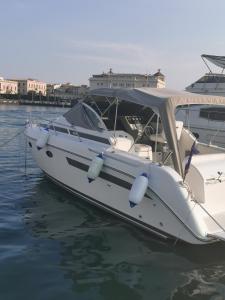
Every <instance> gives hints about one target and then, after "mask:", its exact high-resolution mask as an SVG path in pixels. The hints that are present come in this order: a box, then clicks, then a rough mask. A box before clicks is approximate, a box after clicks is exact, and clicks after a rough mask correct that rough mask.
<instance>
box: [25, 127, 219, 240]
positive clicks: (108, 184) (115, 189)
mask: <svg viewBox="0 0 225 300" xmlns="http://www.w3.org/2000/svg"><path fill="white" fill-rule="evenodd" d="M26 135H27V139H28V143H29V145H30V146H32V148H31V151H32V155H33V157H34V159H35V161H36V162H37V164H38V166H39V167H40V168H41V169H42V170H43V172H44V173H45V174H46V175H47V176H48V177H49V178H50V179H51V180H53V181H54V182H55V183H56V184H58V185H60V186H61V187H63V188H64V189H66V190H68V191H70V192H72V193H73V194H76V195H79V196H80V197H81V198H83V199H84V200H86V201H88V202H90V203H92V204H94V205H95V206H98V207H100V208H102V209H104V210H106V211H108V212H110V213H113V214H114V215H116V216H118V217H121V218H123V219H125V220H127V221H129V222H131V223H133V224H135V225H137V226H139V227H141V228H143V229H145V230H148V231H149V232H151V233H154V234H157V235H158V236H159V237H161V238H164V239H171V238H172V239H177V240H183V241H185V242H188V243H191V244H206V243H211V242H214V241H216V239H215V238H212V237H210V238H209V237H207V236H206V235H205V230H204V228H203V229H202V224H201V221H199V220H200V219H201V218H199V216H200V215H199V211H198V209H197V210H196V209H195V210H194V209H193V208H194V207H195V204H194V203H193V202H192V201H187V197H188V193H187V191H186V189H185V188H184V187H178V184H177V179H176V180H175V179H174V178H172V179H171V174H169V175H168V174H167V173H165V172H164V170H163V168H161V167H159V166H155V165H151V166H150V164H149V162H148V163H147V164H146V163H145V164H141V163H140V161H138V160H136V161H134V162H131V161H129V159H128V158H127V157H124V156H123V155H122V154H115V153H110V154H109V155H108V157H107V160H106V161H107V163H106V164H105V166H104V168H103V170H102V172H101V174H100V176H99V177H98V178H96V180H94V181H93V182H92V183H89V182H88V179H87V170H88V168H89V165H90V163H91V161H92V158H93V157H95V155H96V153H99V152H100V149H97V148H96V149H95V150H94V151H93V147H90V142H89V143H84V142H83V143H82V142H78V141H73V142H71V141H69V142H68V143H67V140H66V139H65V140H64V143H63V144H62V137H60V138H58V137H57V136H51V139H50V140H49V142H48V144H47V145H46V146H45V147H44V148H43V149H41V150H38V149H37V147H36V141H37V139H38V137H37V132H36V131H35V130H33V129H32V128H28V129H27V131H26ZM49 153H51V155H50V156H49ZM149 166H150V167H149ZM146 168H151V170H152V171H151V177H150V178H151V179H150V181H151V182H152V183H151V184H150V185H149V187H148V189H147V192H146V194H145V196H144V198H143V200H142V201H141V203H140V204H139V205H137V206H135V207H134V208H131V207H130V205H129V201H128V198H129V192H130V189H131V186H132V183H133V181H134V179H135V177H136V176H137V175H138V174H140V173H141V172H142V171H143V170H145V171H146V170H148V169H146ZM157 172H159V174H157ZM160 172H161V173H160ZM162 172H164V173H165V174H164V173H162ZM157 176H158V178H161V180H162V183H159V182H158V179H157ZM163 176H164V177H165V178H163ZM166 176H167V177H166ZM168 176H169V177H168ZM170 181H171V183H170ZM167 182H168V184H167ZM171 184H174V187H173V186H171ZM198 219H199V220H198Z"/></svg>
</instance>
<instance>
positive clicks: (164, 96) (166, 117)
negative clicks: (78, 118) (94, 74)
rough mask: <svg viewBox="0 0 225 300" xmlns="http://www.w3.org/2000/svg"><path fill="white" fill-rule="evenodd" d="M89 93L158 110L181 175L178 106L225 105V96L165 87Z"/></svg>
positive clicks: (175, 164)
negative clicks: (179, 90) (176, 116)
mask: <svg viewBox="0 0 225 300" xmlns="http://www.w3.org/2000/svg"><path fill="white" fill-rule="evenodd" d="M89 95H91V96H97V97H106V98H108V99H109V98H110V99H114V101H115V99H116V98H117V99H118V100H119V101H125V102H132V103H136V104H139V105H141V106H143V107H150V108H151V109H153V110H154V112H156V111H157V112H158V113H159V115H160V117H161V120H162V125H163V128H164V132H165V135H166V139H167V143H168V146H169V148H170V149H171V151H172V159H173V164H174V168H175V170H176V171H177V172H178V173H179V174H180V175H181V176H183V167H182V162H181V158H180V152H179V148H178V140H177V134H176V124H175V109H176V107H177V106H180V105H190V104H209V105H212V104H213V105H224V106H225V97H219V96H211V95H198V94H192V93H188V92H184V91H182V92H178V91H174V90H170V89H165V88H162V89H158V88H134V89H115V88H101V89H96V90H91V91H90V92H89Z"/></svg>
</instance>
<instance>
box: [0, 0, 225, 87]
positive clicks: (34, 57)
mask: <svg viewBox="0 0 225 300" xmlns="http://www.w3.org/2000/svg"><path fill="white" fill-rule="evenodd" d="M0 9H1V17H0V28H1V30H0V32H1V35H0V76H3V77H4V78H28V77H29V78H37V79H39V80H43V81H46V82H48V83H62V82H71V83H73V84H88V79H89V77H90V76H91V75H92V74H100V73H102V72H103V71H105V72H107V71H108V70H109V68H112V70H113V72H123V73H143V74H146V73H148V74H153V73H155V72H156V71H157V70H158V69H161V72H162V73H163V74H164V75H165V76H166V86H167V87H169V88H175V89H178V90H183V89H184V88H185V87H186V86H187V85H189V84H190V83H192V82H194V81H195V80H197V79H198V78H199V77H201V76H202V75H204V73H206V72H207V69H206V67H205V65H204V64H203V61H202V60H201V57H200V56H201V54H203V53H204V54H215V55H225V17H224V15H225V14H224V13H225V0H214V1H212V0H186V1H185V0H158V1H156V0H154V1H153V0H139V1H137V0H113V1H109V0H61V1H59V0H35V1H34V0H7V1H5V0H0ZM213 69H214V70H218V69H216V67H215V68H213Z"/></svg>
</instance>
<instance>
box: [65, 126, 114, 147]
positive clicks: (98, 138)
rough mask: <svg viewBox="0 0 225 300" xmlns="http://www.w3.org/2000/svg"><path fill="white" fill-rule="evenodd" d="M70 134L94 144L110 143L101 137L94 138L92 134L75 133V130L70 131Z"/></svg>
mask: <svg viewBox="0 0 225 300" xmlns="http://www.w3.org/2000/svg"><path fill="white" fill-rule="evenodd" d="M70 134H71V135H74V136H79V137H81V138H84V139H89V140H92V141H96V142H99V143H103V144H108V145H110V142H109V140H108V139H106V138H103V137H99V136H96V135H92V134H88V133H84V132H79V131H75V130H70Z"/></svg>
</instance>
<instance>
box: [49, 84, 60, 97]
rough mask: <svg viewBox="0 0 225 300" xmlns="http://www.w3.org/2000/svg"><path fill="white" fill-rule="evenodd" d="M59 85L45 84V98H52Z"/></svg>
mask: <svg viewBox="0 0 225 300" xmlns="http://www.w3.org/2000/svg"><path fill="white" fill-rule="evenodd" d="M60 86H61V84H56V83H47V87H46V95H47V97H54V96H55V94H56V90H57V89H58V88H60Z"/></svg>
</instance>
